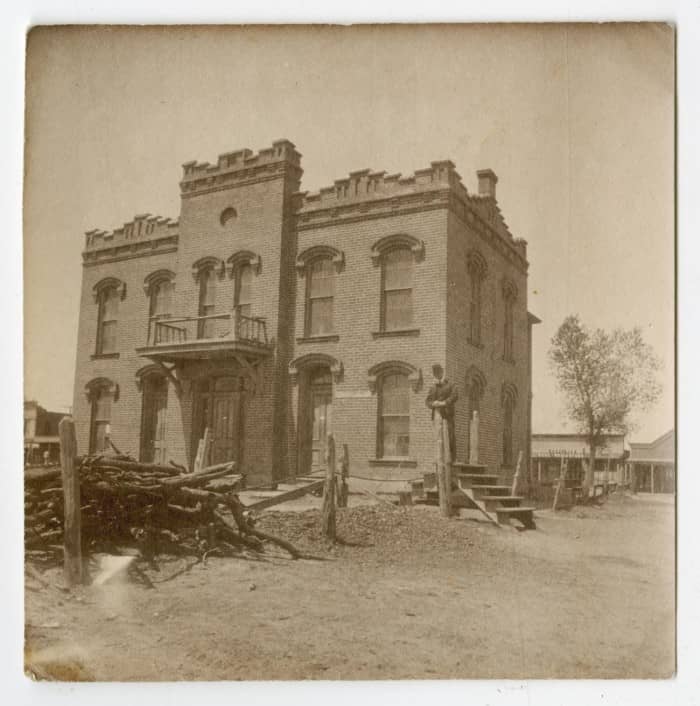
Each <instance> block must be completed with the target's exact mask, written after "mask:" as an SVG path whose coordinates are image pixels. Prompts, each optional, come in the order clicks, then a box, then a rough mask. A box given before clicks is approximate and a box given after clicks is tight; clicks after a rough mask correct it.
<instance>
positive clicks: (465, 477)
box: [456, 473, 498, 488]
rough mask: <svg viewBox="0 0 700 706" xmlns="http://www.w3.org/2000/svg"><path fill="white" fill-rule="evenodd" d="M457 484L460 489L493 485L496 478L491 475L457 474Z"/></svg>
mask: <svg viewBox="0 0 700 706" xmlns="http://www.w3.org/2000/svg"><path fill="white" fill-rule="evenodd" d="M456 479H457V482H458V483H459V485H460V487H462V488H470V487H471V486H473V485H495V484H496V483H497V482H498V476H497V475H494V474H491V473H458V474H457V476H456Z"/></svg>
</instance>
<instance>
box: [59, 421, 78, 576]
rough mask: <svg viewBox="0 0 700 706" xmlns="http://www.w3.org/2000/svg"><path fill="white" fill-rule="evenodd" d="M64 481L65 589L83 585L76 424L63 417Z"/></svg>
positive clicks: (61, 429) (61, 432)
mask: <svg viewBox="0 0 700 706" xmlns="http://www.w3.org/2000/svg"><path fill="white" fill-rule="evenodd" d="M58 438H59V443H60V446H61V476H62V480H63V508H64V509H63V515H64V520H63V573H64V577H65V581H66V585H67V586H68V587H71V586H75V585H76V584H79V583H82V581H83V555H82V548H81V545H80V476H79V475H78V471H77V469H76V467H75V456H76V451H77V442H76V440H75V422H74V421H73V419H72V418H71V417H63V419H61V421H60V422H59V423H58Z"/></svg>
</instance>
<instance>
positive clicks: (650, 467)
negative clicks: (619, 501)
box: [626, 429, 676, 493]
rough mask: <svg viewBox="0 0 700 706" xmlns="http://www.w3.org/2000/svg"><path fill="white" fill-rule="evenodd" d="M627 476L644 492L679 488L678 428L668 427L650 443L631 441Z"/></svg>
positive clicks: (635, 486) (672, 491) (637, 488)
mask: <svg viewBox="0 0 700 706" xmlns="http://www.w3.org/2000/svg"><path fill="white" fill-rule="evenodd" d="M626 471H627V476H628V478H629V480H630V482H631V484H632V487H633V488H635V489H636V490H637V492H641V493H675V492H676V432H675V430H674V429H671V430H670V431H667V432H666V433H665V434H663V435H662V436H660V437H659V438H658V439H656V440H654V441H651V442H649V443H638V442H635V443H632V444H630V456H629V459H628V460H627V468H626Z"/></svg>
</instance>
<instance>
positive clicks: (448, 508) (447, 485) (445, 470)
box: [437, 415, 452, 517]
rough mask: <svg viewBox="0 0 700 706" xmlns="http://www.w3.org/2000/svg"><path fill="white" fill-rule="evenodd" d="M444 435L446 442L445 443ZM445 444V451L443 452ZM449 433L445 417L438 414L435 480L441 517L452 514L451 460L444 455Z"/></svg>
mask: <svg viewBox="0 0 700 706" xmlns="http://www.w3.org/2000/svg"><path fill="white" fill-rule="evenodd" d="M445 436H448V438H447V444H445ZM445 446H447V449H448V450H447V453H446V452H445ZM449 448H450V446H449V435H448V430H447V425H446V424H445V419H444V418H443V416H442V415H440V427H439V433H438V442H437V481H438V497H439V499H440V513H441V514H442V516H443V517H451V516H452V502H451V500H452V499H451V495H452V462H451V461H448V460H447V458H446V456H447V454H449Z"/></svg>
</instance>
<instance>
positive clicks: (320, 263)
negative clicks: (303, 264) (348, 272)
mask: <svg viewBox="0 0 700 706" xmlns="http://www.w3.org/2000/svg"><path fill="white" fill-rule="evenodd" d="M335 271H336V267H335V265H334V263H333V260H332V258H330V257H320V258H316V259H314V260H312V261H311V262H309V263H308V264H307V269H306V317H305V335H306V336H325V335H329V334H332V333H333V296H334V293H335Z"/></svg>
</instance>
